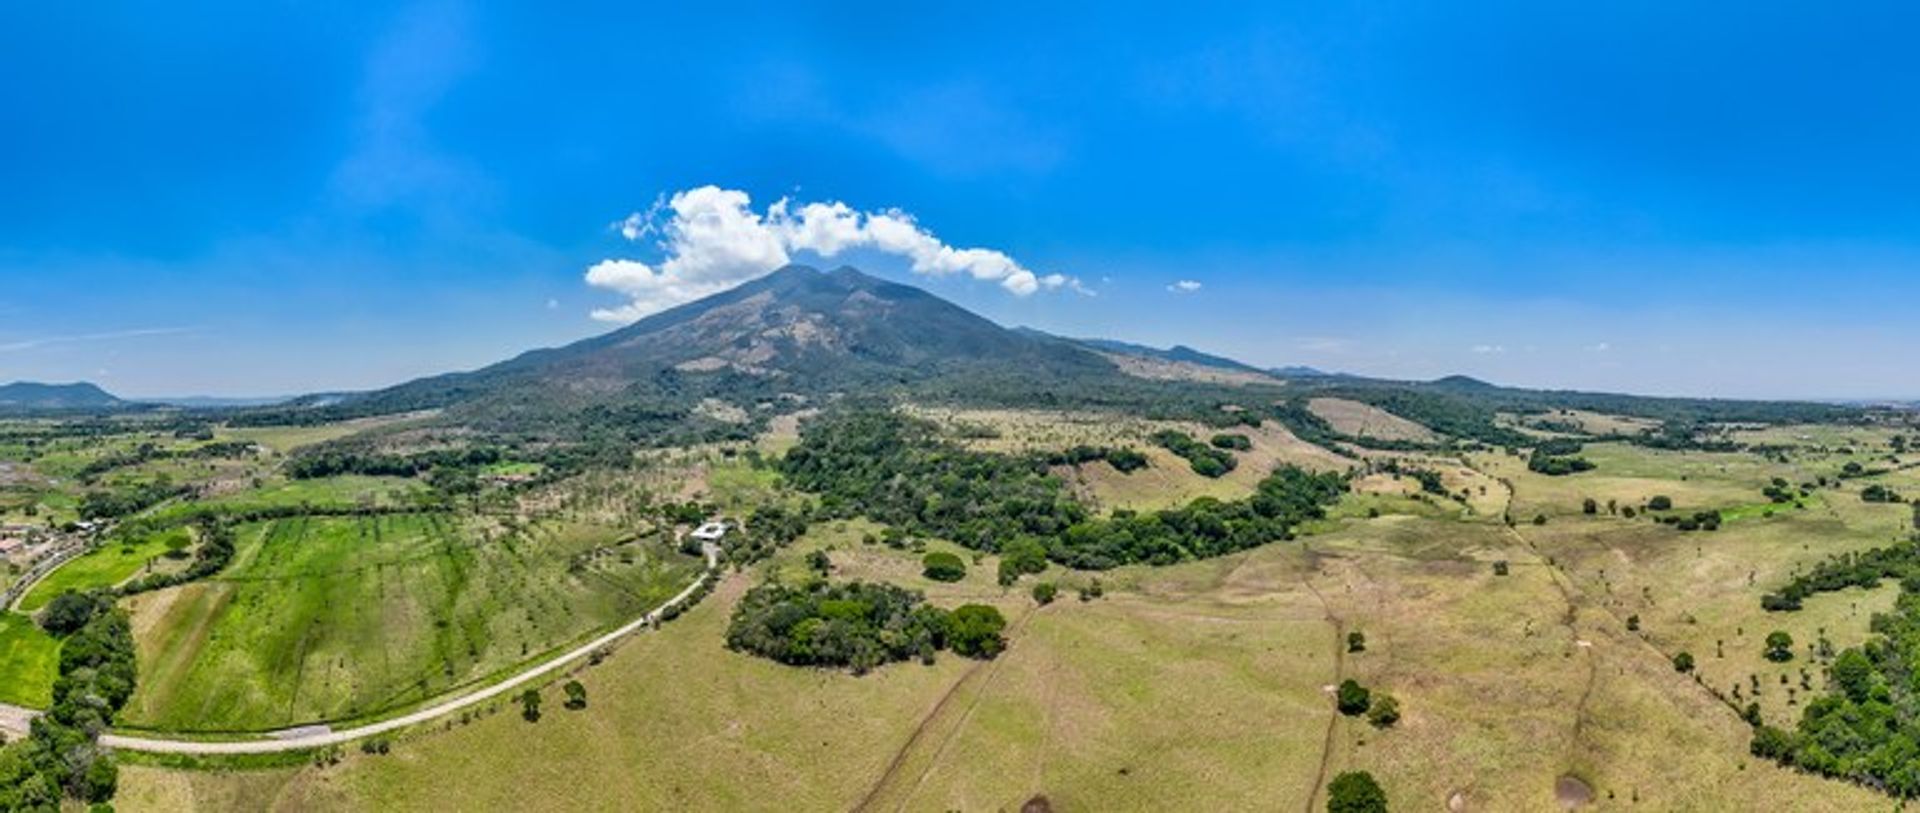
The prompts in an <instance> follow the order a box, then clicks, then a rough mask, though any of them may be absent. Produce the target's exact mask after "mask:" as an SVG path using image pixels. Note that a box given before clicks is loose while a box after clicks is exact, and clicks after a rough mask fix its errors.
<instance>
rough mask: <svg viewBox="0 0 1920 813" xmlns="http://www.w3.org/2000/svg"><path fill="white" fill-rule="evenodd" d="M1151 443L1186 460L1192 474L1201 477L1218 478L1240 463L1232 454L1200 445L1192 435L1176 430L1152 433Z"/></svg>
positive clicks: (1203, 444) (1242, 436) (1221, 449)
mask: <svg viewBox="0 0 1920 813" xmlns="http://www.w3.org/2000/svg"><path fill="white" fill-rule="evenodd" d="M1222 437H1225V436H1224V435H1223V436H1222ZM1236 437H1240V438H1245V437H1246V436H1245V435H1237V436H1236ZM1153 442H1154V443H1155V444H1156V445H1158V446H1160V447H1161V448H1163V449H1166V450H1167V451H1169V452H1172V453H1174V454H1177V455H1179V456H1181V457H1183V458H1186V461H1187V465H1189V466H1192V467H1193V473H1195V474H1198V475H1200V476H1202V477H1219V476H1221V475H1223V474H1226V473H1227V472H1230V471H1233V469H1234V467H1235V466H1237V465H1239V462H1240V461H1239V460H1237V459H1236V458H1234V456H1233V453H1232V452H1228V451H1225V449H1224V448H1214V447H1213V446H1209V445H1207V444H1205V443H1201V442H1200V441H1197V440H1194V439H1193V436H1192V435H1189V434H1187V433H1185V432H1181V431H1179V430H1177V429H1162V430H1160V431H1158V432H1155V433H1153Z"/></svg>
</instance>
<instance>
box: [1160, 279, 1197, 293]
mask: <svg viewBox="0 0 1920 813" xmlns="http://www.w3.org/2000/svg"><path fill="white" fill-rule="evenodd" d="M1167 290H1169V291H1172V292H1174V293H1176V294H1190V293H1193V292H1194V291H1198V290H1200V281H1199V280H1191V279H1183V280H1180V281H1179V282H1176V283H1174V284H1172V285H1169V286H1167Z"/></svg>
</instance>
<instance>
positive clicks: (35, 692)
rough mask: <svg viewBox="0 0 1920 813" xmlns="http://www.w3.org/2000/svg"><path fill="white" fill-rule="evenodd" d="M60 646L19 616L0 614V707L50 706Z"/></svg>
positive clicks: (25, 617)
mask: <svg viewBox="0 0 1920 813" xmlns="http://www.w3.org/2000/svg"><path fill="white" fill-rule="evenodd" d="M59 659H60V642H59V641H56V640H54V639H53V637H52V636H49V635H47V634H46V633H45V632H42V631H41V630H40V627H39V626H37V625H35V624H34V623H33V619H32V618H29V617H27V616H25V615H21V614H20V613H11V612H0V703H10V704H13V705H16V706H26V707H28V708H37V709H43V708H46V707H47V704H49V703H51V702H53V679H54V678H55V677H56V676H57V675H56V669H55V666H56V665H57V664H58V662H59Z"/></svg>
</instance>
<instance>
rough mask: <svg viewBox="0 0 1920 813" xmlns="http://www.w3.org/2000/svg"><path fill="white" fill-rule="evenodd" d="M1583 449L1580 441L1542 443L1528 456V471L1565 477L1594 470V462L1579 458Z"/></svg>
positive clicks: (1566, 440) (1555, 439)
mask: <svg viewBox="0 0 1920 813" xmlns="http://www.w3.org/2000/svg"><path fill="white" fill-rule="evenodd" d="M1581 448H1583V447H1582V446H1581V444H1580V441H1577V440H1573V439H1571V438H1553V439H1551V440H1543V441H1540V444H1539V445H1537V446H1535V447H1533V453H1532V454H1529V455H1528V456H1527V470H1528V471H1531V472H1534V473H1535V474H1544V475H1547V476H1548V477H1563V476H1565V475H1569V474H1578V473H1580V472H1583V471H1592V470H1593V461H1591V460H1588V459H1586V458H1584V457H1577V456H1576V455H1578V454H1580V450H1581Z"/></svg>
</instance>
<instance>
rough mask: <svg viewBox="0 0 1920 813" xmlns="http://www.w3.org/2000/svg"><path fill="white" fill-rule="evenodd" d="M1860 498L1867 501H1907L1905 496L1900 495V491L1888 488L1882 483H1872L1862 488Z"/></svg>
mask: <svg viewBox="0 0 1920 813" xmlns="http://www.w3.org/2000/svg"><path fill="white" fill-rule="evenodd" d="M1860 499H1862V500H1865V501H1867V502H1905V498H1903V497H1901V496H1900V492H1897V491H1894V490H1893V489H1891V488H1887V487H1886V486H1884V485H1881V484H1880V483H1872V484H1870V485H1868V486H1867V487H1866V488H1863V489H1860Z"/></svg>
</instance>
